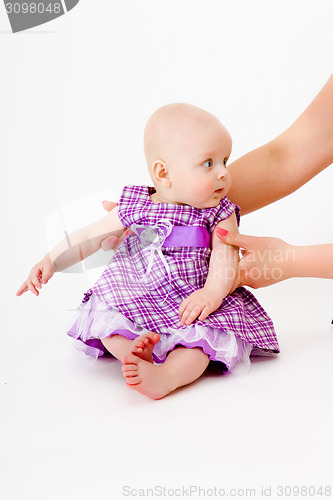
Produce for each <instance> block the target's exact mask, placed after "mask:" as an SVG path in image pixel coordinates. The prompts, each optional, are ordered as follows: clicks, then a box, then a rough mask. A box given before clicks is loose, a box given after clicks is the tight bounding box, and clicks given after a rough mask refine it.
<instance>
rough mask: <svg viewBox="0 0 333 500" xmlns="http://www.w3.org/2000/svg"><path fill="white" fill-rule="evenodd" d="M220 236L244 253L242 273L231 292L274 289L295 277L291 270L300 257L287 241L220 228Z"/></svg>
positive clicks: (241, 262) (241, 261)
mask: <svg viewBox="0 0 333 500" xmlns="http://www.w3.org/2000/svg"><path fill="white" fill-rule="evenodd" d="M224 233H226V234H224ZM216 234H217V236H218V237H219V238H220V239H221V240H222V241H223V242H224V243H227V244H228V245H232V246H236V247H239V248H241V249H242V255H243V257H242V258H241V260H240V262H239V273H238V276H237V278H236V280H235V282H234V285H233V287H232V290H231V292H233V291H234V290H235V289H236V288H237V287H239V286H243V285H245V286H249V287H251V288H261V287H265V286H269V285H273V284H274V283H278V282H279V281H283V280H285V279H288V278H290V277H291V276H292V274H291V272H290V270H291V266H292V264H293V262H295V256H296V254H295V250H294V249H293V248H294V247H293V246H292V245H289V244H288V243H286V242H285V241H283V240H280V239H279V238H267V237H258V236H246V235H243V234H238V233H234V232H231V231H229V232H226V231H225V230H221V229H220V228H217V230H216ZM231 292H230V293H231Z"/></svg>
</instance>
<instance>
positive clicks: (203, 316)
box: [198, 306, 214, 321]
mask: <svg viewBox="0 0 333 500" xmlns="http://www.w3.org/2000/svg"><path fill="white" fill-rule="evenodd" d="M213 311H214V308H213V307H212V306H205V307H204V308H203V310H202V311H201V314H200V316H199V318H198V320H199V321H204V320H205V319H206V318H207V316H209V315H210V313H211V312H213Z"/></svg>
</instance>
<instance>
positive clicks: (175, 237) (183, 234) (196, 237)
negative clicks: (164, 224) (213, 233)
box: [137, 226, 210, 248]
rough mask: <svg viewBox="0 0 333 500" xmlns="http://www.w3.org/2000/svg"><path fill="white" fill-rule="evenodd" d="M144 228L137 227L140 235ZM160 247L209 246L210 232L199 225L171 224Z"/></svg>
mask: <svg viewBox="0 0 333 500" xmlns="http://www.w3.org/2000/svg"><path fill="white" fill-rule="evenodd" d="M144 230H145V228H144V227H143V228H138V229H137V233H138V235H139V236H140V234H141V233H142V231H144ZM162 247H205V248H210V233H209V231H208V229H206V228H205V227H201V226H173V227H172V231H171V233H170V234H169V236H167V237H166V238H165V240H164V242H163V245H162Z"/></svg>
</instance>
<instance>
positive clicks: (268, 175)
mask: <svg viewBox="0 0 333 500" xmlns="http://www.w3.org/2000/svg"><path fill="white" fill-rule="evenodd" d="M331 163H333V75H331V77H330V78H329V79H328V81H327V82H326V84H325V85H324V87H323V88H322V89H321V91H320V92H319V94H318V95H317V96H316V97H315V99H314V100H313V101H312V102H311V104H310V105H309V106H308V107H307V108H306V110H305V111H304V112H303V113H302V114H301V116H300V117H299V118H298V119H297V120H296V121H295V122H294V123H293V124H292V125H291V126H290V127H289V128H288V129H287V130H286V131H285V132H283V133H282V134H281V135H279V136H278V137H276V138H275V139H273V140H272V141H270V142H268V143H267V144H265V145H264V146H261V147H259V148H258V149H255V150H253V151H251V152H250V153H247V154H246V155H244V156H242V157H241V158H239V159H238V160H236V161H234V162H233V163H232V164H230V167H229V168H230V173H231V176H232V186H231V189H230V191H229V192H228V198H229V199H230V200H231V201H233V202H234V203H236V204H237V205H239V206H240V208H241V213H242V215H245V214H247V213H250V212H253V211H255V210H258V209H259V208H261V207H264V206H265V205H269V204H270V203H273V202H274V201H276V200H279V199H280V198H283V197H284V196H287V195H288V194H290V193H292V192H293V191H296V189H298V188H299V187H301V186H302V185H303V184H305V183H306V182H308V181H309V180H310V179H312V177H314V176H315V175H317V174H318V173H319V172H321V171H322V170H324V169H325V168H326V167H327V166H328V165H330V164H331Z"/></svg>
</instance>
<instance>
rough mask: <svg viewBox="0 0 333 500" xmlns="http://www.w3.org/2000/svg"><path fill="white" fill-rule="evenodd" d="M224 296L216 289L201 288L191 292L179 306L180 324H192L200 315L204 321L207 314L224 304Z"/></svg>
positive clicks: (200, 318)
mask: <svg viewBox="0 0 333 500" xmlns="http://www.w3.org/2000/svg"><path fill="white" fill-rule="evenodd" d="M222 300H223V298H221V295H220V294H218V293H217V292H216V290H215V291H214V290H209V289H207V288H200V289H199V290H196V291H195V292H193V293H191V295H190V296H189V297H187V299H185V300H183V302H182V303H181V304H180V307H179V311H178V314H179V317H180V326H184V325H190V324H191V323H193V321H194V320H195V319H196V318H197V317H198V316H199V315H200V316H199V318H198V319H199V321H203V320H204V319H206V318H207V316H208V315H209V314H210V313H211V312H213V311H216V309H217V308H218V307H220V305H221V304H222Z"/></svg>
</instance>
